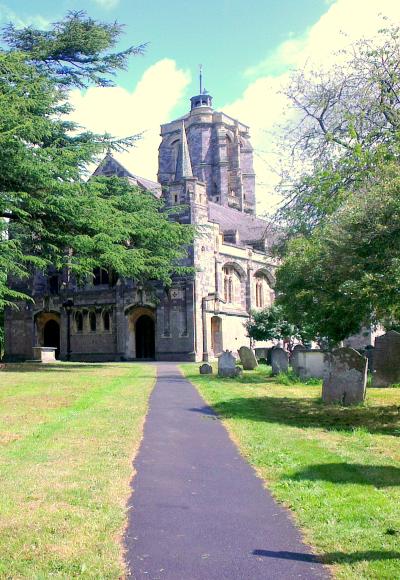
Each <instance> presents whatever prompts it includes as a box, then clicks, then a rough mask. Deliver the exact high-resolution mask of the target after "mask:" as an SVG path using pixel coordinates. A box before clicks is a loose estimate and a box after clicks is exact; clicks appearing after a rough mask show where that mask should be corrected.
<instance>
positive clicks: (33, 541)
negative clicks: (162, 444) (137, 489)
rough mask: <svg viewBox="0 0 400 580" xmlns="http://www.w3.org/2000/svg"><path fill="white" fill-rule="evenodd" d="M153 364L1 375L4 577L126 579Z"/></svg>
mask: <svg viewBox="0 0 400 580" xmlns="http://www.w3.org/2000/svg"><path fill="white" fill-rule="evenodd" d="M154 378H155V369H154V367H152V366H141V365H135V366H133V365H126V364H125V365H124V364H108V365H101V364H96V365H95V364H94V365H91V364H86V365H81V364H75V363H71V364H68V363H66V364H57V365H38V364H37V365H32V364H31V365H29V364H22V365H7V367H6V368H5V369H3V370H0V474H1V475H0V479H1V484H0V554H1V556H0V578H52V577H55V578H78V577H79V578H80V577H82V578H113V579H115V578H120V577H122V575H123V574H124V563H123V550H122V542H121V540H122V536H123V532H124V527H125V525H126V504H127V501H128V498H129V496H130V493H131V489H130V485H129V484H130V480H131V478H132V476H133V472H132V459H133V457H134V455H135V453H136V450H137V448H138V445H139V442H140V439H141V436H142V426H143V421H144V416H145V413H146V409H147V400H148V396H149V393H150V391H151V389H152V386H153V385H154Z"/></svg>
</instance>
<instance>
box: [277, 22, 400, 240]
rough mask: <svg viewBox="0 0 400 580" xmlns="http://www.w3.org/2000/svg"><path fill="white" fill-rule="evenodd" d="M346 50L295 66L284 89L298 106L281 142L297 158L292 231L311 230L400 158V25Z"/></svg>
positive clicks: (288, 206) (286, 215)
mask: <svg viewBox="0 0 400 580" xmlns="http://www.w3.org/2000/svg"><path fill="white" fill-rule="evenodd" d="M342 52H344V53H345V54H344V55H343V54H342V55H341V57H340V59H338V62H337V63H336V65H335V66H334V67H332V69H331V70H329V71H326V70H324V71H315V70H313V71H309V70H307V69H305V70H303V71H301V72H299V73H296V74H295V75H294V76H293V78H292V82H291V83H290V85H289V87H288V89H287V91H286V94H287V96H288V98H289V100H290V101H291V104H292V106H293V108H294V109H295V110H296V111H297V113H298V117H297V118H296V120H295V124H294V125H291V126H290V127H288V131H287V132H286V134H285V138H284V141H283V143H282V146H283V147H286V148H287V150H288V152H290V156H291V158H292V159H293V167H292V168H291V170H290V171H287V172H286V173H285V175H284V176H283V179H282V185H281V191H282V193H283V194H284V196H285V198H286V203H285V205H284V206H283V209H282V211H281V212H280V217H281V220H282V222H283V223H284V224H285V225H286V227H287V234H288V236H289V237H291V236H293V235H297V233H302V234H306V233H309V232H311V231H312V230H313V229H314V228H315V227H316V226H317V225H319V224H320V223H321V221H323V220H324V218H325V217H326V216H328V215H331V214H332V213H333V212H335V211H336V209H338V208H339V207H340V205H341V204H342V203H343V201H344V200H345V199H347V197H348V195H349V193H350V192H352V191H355V190H358V189H359V188H360V187H362V186H363V185H365V184H366V183H368V182H370V180H371V179H372V181H373V175H374V172H375V169H376V167H377V166H379V165H381V164H383V163H386V162H388V161H389V160H391V159H399V154H400V150H399V134H400V133H399V132H400V106H399V105H400V103H399V98H398V94H399V91H400V71H399V67H398V63H399V60H400V28H399V27H397V26H392V27H389V28H386V29H383V30H381V33H380V37H379V38H378V39H376V38H375V39H372V40H368V39H363V40H361V41H359V42H357V43H355V44H354V45H353V46H352V47H350V49H349V50H348V51H347V53H346V51H342Z"/></svg>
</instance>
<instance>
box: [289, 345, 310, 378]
mask: <svg viewBox="0 0 400 580" xmlns="http://www.w3.org/2000/svg"><path fill="white" fill-rule="evenodd" d="M305 350H306V348H305V346H303V345H302V344H296V346H295V347H294V348H293V350H292V354H291V355H290V365H291V367H292V369H293V371H294V372H295V373H296V375H299V374H300V373H299V370H300V369H299V362H300V361H299V353H300V352H303V351H305Z"/></svg>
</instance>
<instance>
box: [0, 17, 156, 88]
mask: <svg viewBox="0 0 400 580" xmlns="http://www.w3.org/2000/svg"><path fill="white" fill-rule="evenodd" d="M122 31H123V26H122V25H121V24H118V23H117V22H112V23H110V24H108V23H105V22H97V21H96V20H93V19H92V18H90V17H88V16H87V15H86V14H85V12H82V11H79V12H77V11H72V12H69V13H68V14H67V16H66V17H65V18H64V19H63V20H61V21H60V22H55V23H54V24H53V26H52V27H51V28H50V30H37V29H35V28H33V27H32V26H29V27H27V28H23V29H17V28H15V26H14V25H13V24H9V25H8V26H6V27H5V28H4V29H3V39H4V40H5V41H6V42H7V44H8V45H9V46H10V47H12V49H14V50H16V51H18V52H21V53H25V54H26V55H27V56H28V62H30V63H33V64H35V66H36V68H37V69H38V70H39V72H41V73H43V74H45V75H46V76H47V75H50V76H51V77H52V78H53V79H54V80H56V82H57V83H59V84H61V85H62V86H64V87H85V86H87V84H88V83H94V84H96V85H100V86H107V85H109V84H110V82H111V81H110V79H109V78H108V77H109V76H110V75H114V74H115V72H116V71H117V70H118V69H124V68H125V67H126V64H127V61H128V58H129V57H130V56H131V55H137V54H142V53H143V51H144V49H145V45H140V46H136V47H134V46H131V47H129V48H127V49H126V50H124V51H122V52H110V51H111V50H112V49H114V47H115V46H116V44H117V42H118V40H119V37H120V36H121V33H122Z"/></svg>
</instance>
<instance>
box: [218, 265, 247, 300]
mask: <svg viewBox="0 0 400 580" xmlns="http://www.w3.org/2000/svg"><path fill="white" fill-rule="evenodd" d="M222 273H223V280H224V300H225V302H226V303H227V304H236V305H238V306H239V305H241V304H242V279H241V276H240V274H239V272H238V270H237V269H236V268H235V267H234V266H224V268H223V269H222Z"/></svg>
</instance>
